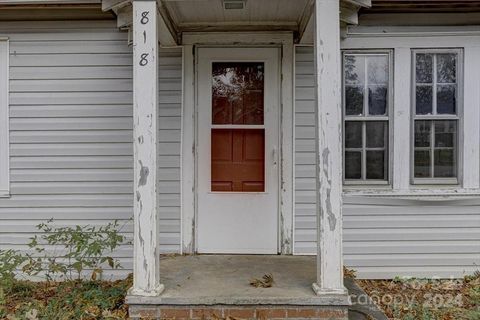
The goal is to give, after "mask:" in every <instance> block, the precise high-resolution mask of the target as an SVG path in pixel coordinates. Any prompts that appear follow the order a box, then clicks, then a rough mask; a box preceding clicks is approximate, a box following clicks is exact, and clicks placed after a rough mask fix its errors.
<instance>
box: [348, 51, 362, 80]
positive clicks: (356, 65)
mask: <svg viewBox="0 0 480 320" xmlns="http://www.w3.org/2000/svg"><path fill="white" fill-rule="evenodd" d="M343 68H344V73H345V83H347V84H364V83H365V57H364V56H355V55H345V57H344V65H343Z"/></svg>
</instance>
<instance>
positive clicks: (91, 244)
mask: <svg viewBox="0 0 480 320" xmlns="http://www.w3.org/2000/svg"><path fill="white" fill-rule="evenodd" d="M52 222H53V221H52V220H49V221H48V222H47V223H41V224H39V225H38V226H37V229H38V230H39V231H41V232H42V235H41V236H35V237H33V238H31V242H30V244H29V246H30V248H32V249H33V250H34V252H35V253H34V254H28V255H27V260H28V262H27V263H26V264H25V266H24V267H23V271H24V272H25V273H27V274H29V275H38V274H40V273H41V272H45V277H46V278H47V280H53V279H58V278H63V279H67V280H73V279H74V278H75V277H76V278H77V279H81V277H82V276H84V275H85V272H87V271H91V275H90V277H91V279H92V280H96V279H97V278H98V277H99V276H101V274H102V272H103V268H104V267H106V266H109V267H110V268H111V269H119V268H121V264H120V262H119V261H118V259H115V258H113V257H111V256H110V255H109V254H111V253H112V252H113V251H114V250H115V249H116V248H118V247H119V246H120V245H122V244H125V243H126V239H125V236H123V235H121V234H120V230H119V225H118V222H117V221H115V222H111V223H109V224H107V225H105V226H90V225H86V226H75V227H54V226H52ZM47 248H54V251H53V252H47ZM58 249H61V251H60V252H58Z"/></svg>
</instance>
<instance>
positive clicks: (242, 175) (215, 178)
mask: <svg viewBox="0 0 480 320" xmlns="http://www.w3.org/2000/svg"><path fill="white" fill-rule="evenodd" d="M211 137H212V147H211V150H212V161H211V163H212V167H211V175H212V178H211V181H212V188H211V190H212V191H224V192H225V191H232V192H263V191H265V188H264V186H265V176H264V173H265V170H264V166H265V148H264V141H265V131H264V130H263V129H250V130H245V129H212V135H211Z"/></svg>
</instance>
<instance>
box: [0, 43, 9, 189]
mask: <svg viewBox="0 0 480 320" xmlns="http://www.w3.org/2000/svg"><path fill="white" fill-rule="evenodd" d="M8 52H9V51H8V41H7V40H5V39H3V40H2V39H0V196H7V195H8V194H9V177H8V170H9V169H8V167H9V165H8V162H9V150H8V148H9V143H8Z"/></svg>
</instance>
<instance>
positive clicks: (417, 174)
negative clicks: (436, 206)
mask: <svg viewBox="0 0 480 320" xmlns="http://www.w3.org/2000/svg"><path fill="white" fill-rule="evenodd" d="M413 56H414V64H413V65H414V68H415V72H414V75H413V77H414V93H413V100H414V103H413V108H414V110H413V114H414V119H413V122H414V123H413V133H414V142H413V149H414V152H413V182H414V183H458V180H457V175H458V132H459V131H458V127H459V117H458V114H459V110H458V108H459V103H458V101H459V99H458V96H459V89H460V87H459V79H460V77H459V71H460V57H461V55H460V51H459V50H415V51H414V54H413Z"/></svg>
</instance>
